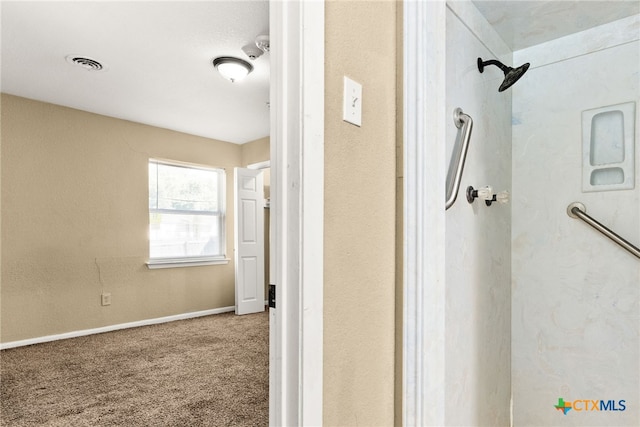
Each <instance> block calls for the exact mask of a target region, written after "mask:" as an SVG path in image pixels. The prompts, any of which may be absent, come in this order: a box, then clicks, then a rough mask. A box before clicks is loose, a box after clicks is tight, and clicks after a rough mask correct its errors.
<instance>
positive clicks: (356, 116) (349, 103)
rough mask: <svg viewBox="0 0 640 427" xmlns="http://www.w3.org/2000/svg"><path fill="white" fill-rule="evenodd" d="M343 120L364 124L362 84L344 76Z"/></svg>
mask: <svg viewBox="0 0 640 427" xmlns="http://www.w3.org/2000/svg"><path fill="white" fill-rule="evenodd" d="M342 120H344V121H345V122H349V123H352V124H354V125H356V126H362V85H361V84H360V83H358V82H355V81H353V80H351V79H350V78H349V77H347V76H344V95H343V99H342Z"/></svg>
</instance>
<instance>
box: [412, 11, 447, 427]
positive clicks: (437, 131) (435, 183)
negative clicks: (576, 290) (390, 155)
mask: <svg viewBox="0 0 640 427" xmlns="http://www.w3.org/2000/svg"><path fill="white" fill-rule="evenodd" d="M445 16H446V6H445V2H444V1H437V2H436V1H429V2H405V4H404V89H403V93H404V112H405V113H404V119H403V120H404V124H403V125H404V154H403V157H404V165H405V170H404V174H405V175H404V177H405V178H404V211H405V213H404V230H403V235H404V251H405V256H404V265H403V271H404V284H403V290H404V292H403V293H404V297H403V344H402V353H403V360H402V418H403V419H402V423H403V425H405V426H436V425H446V423H445V421H446V420H445V412H446V411H445V409H446V396H445V393H443V390H445V379H446V378H445V370H444V366H445V311H444V310H445V306H446V304H445V296H446V293H445V259H444V251H443V250H442V248H444V243H445V235H444V229H445V191H444V188H445V175H446V170H445V163H446V162H445V135H446V129H445V127H444V126H445V125H444V124H445V123H447V124H448V123H449V121H448V120H447V119H448V117H447V114H446V111H445V109H446V102H445V98H446V93H445V87H446V85H445V80H446V74H445V66H444V64H445V63H446V40H445V36H444V35H445V31H446V28H445V21H446V19H445ZM425 53H426V54H425Z"/></svg>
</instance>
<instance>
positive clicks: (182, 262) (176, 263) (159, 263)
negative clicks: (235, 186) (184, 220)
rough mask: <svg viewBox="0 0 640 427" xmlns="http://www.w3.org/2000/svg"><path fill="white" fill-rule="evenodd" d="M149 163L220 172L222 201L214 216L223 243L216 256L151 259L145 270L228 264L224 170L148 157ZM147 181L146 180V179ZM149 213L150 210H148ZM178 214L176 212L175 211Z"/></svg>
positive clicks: (225, 177)
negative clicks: (220, 222) (218, 219)
mask: <svg viewBox="0 0 640 427" xmlns="http://www.w3.org/2000/svg"><path fill="white" fill-rule="evenodd" d="M150 162H156V163H158V164H163V165H168V166H178V167H185V168H191V169H202V170H206V171H212V172H221V173H220V188H219V190H220V200H221V201H222V205H221V208H220V210H219V212H218V213H217V214H216V216H220V217H221V218H222V219H223V223H222V227H221V229H220V239H221V241H222V242H224V247H223V254H222V255H217V256H206V257H197V256H190V257H172V258H161V257H158V258H151V257H149V259H148V260H147V262H146V265H147V268H149V269H150V270H155V269H159V268H179V267H200V266H206V265H224V264H229V261H230V259H229V258H227V256H226V254H227V243H226V241H227V237H226V236H227V208H226V207H227V171H226V169H224V168H220V167H215V166H209V165H203V164H198V163H187V162H181V161H179V160H168V159H160V158H157V157H150V158H149V160H148V161H147V164H149V163H150ZM147 180H148V178H147ZM149 212H151V210H149ZM176 212H178V211H176Z"/></svg>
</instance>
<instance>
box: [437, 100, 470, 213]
mask: <svg viewBox="0 0 640 427" xmlns="http://www.w3.org/2000/svg"><path fill="white" fill-rule="evenodd" d="M453 122H454V123H455V125H456V127H457V128H458V129H461V132H462V148H461V149H460V155H459V157H458V161H457V162H456V173H455V175H454V179H453V181H451V182H450V183H449V182H448V183H447V197H446V201H445V204H444V209H445V210H447V209H449V208H450V207H451V206H453V203H454V202H455V201H456V197H458V191H459V190H460V181H461V180H462V170H463V169H464V162H465V159H466V158H467V149H468V148H469V140H470V139H471V130H472V129H473V120H472V119H471V116H469V115H468V114H465V113H463V112H462V109H461V108H456V109H455V110H453ZM454 152H455V148H454ZM447 175H448V174H447Z"/></svg>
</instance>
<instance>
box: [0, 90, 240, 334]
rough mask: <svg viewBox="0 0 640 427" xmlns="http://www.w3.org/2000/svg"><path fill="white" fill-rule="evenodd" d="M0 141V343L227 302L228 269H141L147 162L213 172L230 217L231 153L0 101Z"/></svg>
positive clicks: (157, 132)
mask: <svg viewBox="0 0 640 427" xmlns="http://www.w3.org/2000/svg"><path fill="white" fill-rule="evenodd" d="M1 132H2V166H1V170H2V201H1V203H2V205H1V206H2V246H3V247H4V249H5V250H4V251H3V253H2V289H1V296H2V299H1V301H2V306H1V312H2V331H1V334H2V336H1V340H2V342H10V341H15V340H21V339H26V338H32V337H39V336H45V335H51V334H58V333H63V332H69V331H75V330H82V329H88V328H96V327H100V326H105V325H112V324H118V323H123V322H131V321H136V320H142V319H149V318H156V317H161V316H167V315H173V314H178V313H186V312H194V311H199V310H207V309H212V308H218V307H226V306H233V305H234V274H233V269H234V266H233V261H230V262H229V264H228V265H216V266H206V267H189V268H172V269H161V270H149V269H147V267H146V265H145V261H146V260H147V257H148V255H149V249H148V240H147V239H148V236H147V230H148V189H147V187H148V184H147V179H148V178H147V174H148V172H147V170H148V169H147V161H148V159H149V157H158V158H163V159H173V160H180V161H184V162H193V163H199V164H207V165H211V166H216V167H222V168H225V169H226V170H227V218H233V204H232V200H233V172H232V171H233V167H234V166H238V165H240V164H241V157H242V153H241V148H240V146H238V145H234V144H230V143H226V142H220V141H214V140H210V139H206V138H201V137H196V136H191V135H186V134H181V133H178V132H173V131H169V130H165V129H159V128H154V127H150V126H146V125H141V124H137V123H132V122H128V121H123V120H118V119H113V118H109V117H105V116H100V115H96V114H90V113H85V112H81V111H78V110H73V109H69V108H64V107H60V106H55V105H51V104H45V103H41V102H36V101H31V100H27V99H24V98H18V97H14V96H10V95H5V94H3V95H2V129H1ZM232 255H233V224H232V221H230V220H229V221H227V256H229V257H232ZM102 292H110V293H111V295H112V305H111V306H107V307H102V306H101V305H100V294H101V293H102Z"/></svg>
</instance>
